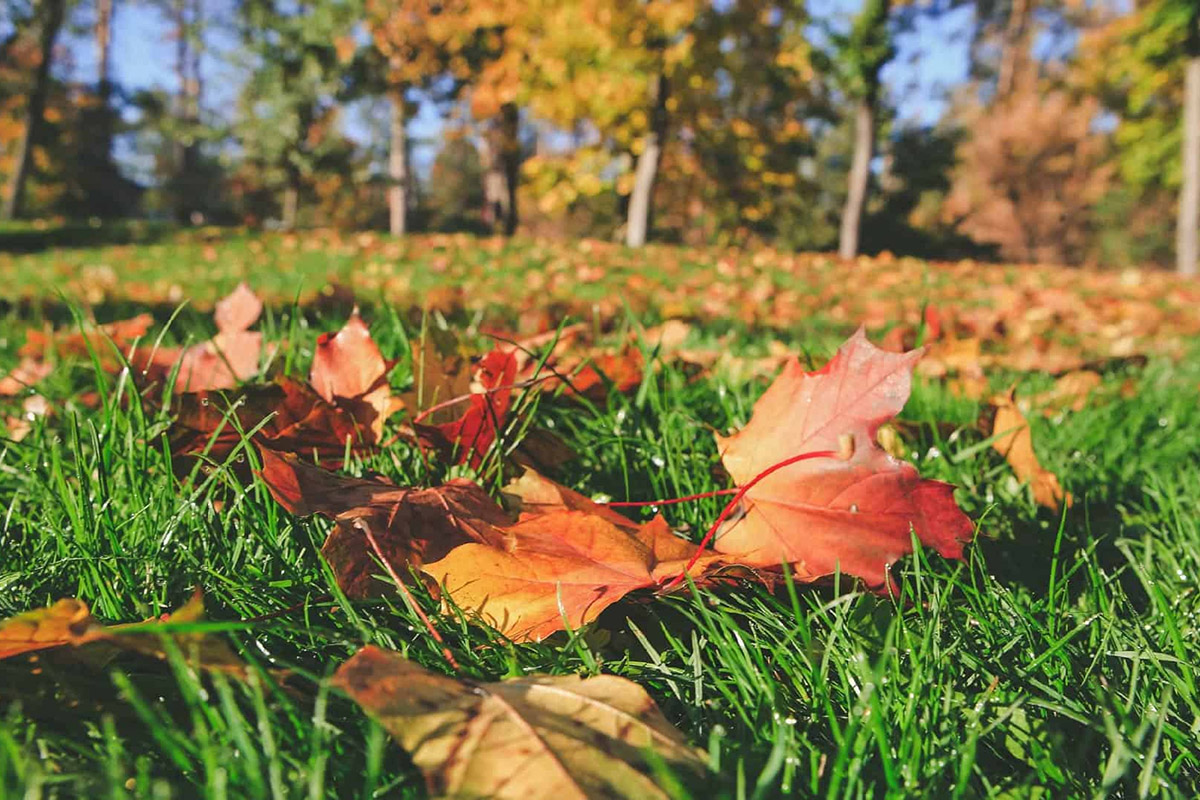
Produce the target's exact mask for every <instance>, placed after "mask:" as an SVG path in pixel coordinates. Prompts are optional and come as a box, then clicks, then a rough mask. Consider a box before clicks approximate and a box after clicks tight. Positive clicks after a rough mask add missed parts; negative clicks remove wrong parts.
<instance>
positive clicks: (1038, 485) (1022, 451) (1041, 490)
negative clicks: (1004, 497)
mask: <svg viewBox="0 0 1200 800" xmlns="http://www.w3.org/2000/svg"><path fill="white" fill-rule="evenodd" d="M992 405H993V406H995V408H996V417H995V419H994V421H993V422H992V436H994V437H996V439H995V440H994V441H993V442H992V448H993V449H994V450H995V451H996V452H997V453H999V454H1000V455H1002V456H1004V458H1005V460H1006V461H1008V464H1009V466H1011V467H1012V470H1013V473H1014V474H1015V475H1016V476H1017V479H1018V480H1020V481H1021V482H1022V483H1028V484H1029V488H1030V489H1031V490H1032V491H1033V499H1034V500H1036V501H1037V503H1038V505H1040V506H1044V507H1046V508H1049V509H1052V510H1058V508H1060V507H1061V505H1062V504H1063V503H1066V505H1067V507H1068V508H1069V507H1070V506H1071V502H1072V500H1071V494H1070V492H1066V491H1064V490H1063V488H1062V485H1061V484H1060V483H1059V482H1058V476H1057V475H1055V474H1054V473H1053V472H1051V471H1050V470H1048V469H1046V468H1045V467H1043V466H1042V464H1041V462H1040V461H1038V458H1037V454H1035V453H1034V452H1033V435H1032V434H1031V433H1030V431H1029V422H1028V421H1027V420H1026V419H1025V415H1024V414H1022V413H1021V409H1019V408H1017V404H1016V402H1015V400H1014V399H1013V392H1012V390H1011V389H1010V390H1009V391H1008V392H1007V393H1005V394H1000V395H996V396H995V397H994V398H992Z"/></svg>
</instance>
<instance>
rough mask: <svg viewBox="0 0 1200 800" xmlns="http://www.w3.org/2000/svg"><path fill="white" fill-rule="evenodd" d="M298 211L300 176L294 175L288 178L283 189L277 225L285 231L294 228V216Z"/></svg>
mask: <svg viewBox="0 0 1200 800" xmlns="http://www.w3.org/2000/svg"><path fill="white" fill-rule="evenodd" d="M299 211H300V177H299V176H298V175H294V176H291V177H289V178H288V185H287V186H286V187H285V188H284V190H283V204H282V207H281V208H280V211H279V227H281V228H282V229H283V230H285V231H294V230H295V229H296V216H297V214H298V213H299Z"/></svg>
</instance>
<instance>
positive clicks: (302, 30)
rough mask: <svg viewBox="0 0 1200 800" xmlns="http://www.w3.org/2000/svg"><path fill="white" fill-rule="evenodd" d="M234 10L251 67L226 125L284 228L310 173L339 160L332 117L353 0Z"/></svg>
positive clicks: (349, 53)
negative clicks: (273, 195) (272, 195)
mask: <svg viewBox="0 0 1200 800" xmlns="http://www.w3.org/2000/svg"><path fill="white" fill-rule="evenodd" d="M240 10H241V29H242V39H243V42H244V44H245V46H246V51H247V55H248V56H249V57H250V59H251V60H252V65H253V71H252V72H251V75H250V77H249V79H248V81H247V82H246V85H245V87H244V88H243V91H242V95H241V98H240V100H239V107H238V117H237V119H236V121H235V123H234V130H235V134H236V136H237V138H238V141H239V143H240V144H241V146H242V150H243V152H244V162H243V167H244V169H245V173H246V177H247V179H250V178H252V182H257V183H259V184H261V185H262V186H263V187H264V188H266V189H268V190H269V191H272V192H277V193H279V195H280V196H281V197H280V200H279V214H280V224H281V225H282V227H284V228H285V229H292V228H294V227H295V226H296V224H297V218H298V214H299V208H300V202H301V195H302V194H303V193H304V191H305V189H306V188H307V187H309V186H310V185H311V180H312V177H313V175H314V174H315V173H316V172H318V171H319V170H320V169H321V168H322V166H323V164H325V163H327V162H328V159H331V158H333V159H335V160H341V161H344V159H338V158H337V157H338V156H340V155H342V154H344V150H343V144H344V140H343V139H342V137H341V136H340V135H339V134H338V116H339V110H340V102H341V99H342V97H343V95H344V93H345V91H346V90H347V87H348V84H349V74H350V71H349V65H350V63H351V61H352V59H353V56H354V47H353V40H352V39H351V38H350V33H351V31H352V29H353V26H354V24H355V23H356V21H357V20H358V19H359V17H360V16H361V8H360V7H359V5H358V3H357V2H355V1H354V0H311V1H310V2H307V3H304V4H303V5H295V4H282V3H276V2H274V0H244V2H243V3H242V5H241V9H240Z"/></svg>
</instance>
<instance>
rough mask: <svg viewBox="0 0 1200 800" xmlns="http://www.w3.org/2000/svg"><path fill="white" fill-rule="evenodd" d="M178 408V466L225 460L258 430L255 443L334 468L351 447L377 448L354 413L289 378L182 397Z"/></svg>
mask: <svg viewBox="0 0 1200 800" xmlns="http://www.w3.org/2000/svg"><path fill="white" fill-rule="evenodd" d="M174 410H175V419H174V420H173V421H172V423H171V430H170V441H171V453H172V455H173V456H175V458H176V461H177V467H179V468H188V467H189V466H190V461H189V458H190V457H196V456H199V455H201V454H205V455H206V457H207V458H208V459H209V460H211V461H213V462H216V463H221V462H223V461H224V460H225V459H226V458H227V457H228V455H229V453H230V452H231V451H232V450H233V449H234V448H235V447H236V446H237V445H238V444H239V443H240V442H241V440H242V436H243V432H245V433H249V432H250V431H253V430H255V429H257V431H258V432H257V433H255V434H254V435H253V437H252V438H253V439H254V440H255V441H260V442H267V443H269V444H270V446H271V447H273V448H275V449H277V450H286V451H288V452H293V453H299V454H302V455H304V456H305V457H308V458H313V459H316V460H319V461H320V462H321V463H323V464H328V465H330V466H338V465H340V464H341V463H342V459H343V457H344V456H345V452H346V448H347V445H349V448H350V452H352V453H355V452H363V451H366V450H369V449H370V448H371V447H372V446H373V445H374V444H375V439H374V438H373V437H372V434H371V431H369V430H364V429H363V428H361V427H360V426H359V424H358V421H357V420H356V419H355V418H354V417H353V416H352V415H351V414H350V413H349V412H347V411H345V410H344V409H342V408H340V407H338V406H334V405H331V404H329V403H327V402H325V401H324V400H322V399H321V398H320V397H318V396H317V394H316V393H315V392H313V391H312V390H311V389H309V388H308V387H307V386H306V385H304V384H302V383H299V382H297V381H293V380H290V379H288V378H280V379H278V380H277V381H276V382H275V383H269V384H262V385H256V386H243V387H241V388H240V389H237V390H236V391H232V392H216V391H205V392H196V393H191V394H184V395H180V397H179V398H178V399H177V400H175V401H174ZM264 420H265V423H264Z"/></svg>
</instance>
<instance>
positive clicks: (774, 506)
mask: <svg viewBox="0 0 1200 800" xmlns="http://www.w3.org/2000/svg"><path fill="white" fill-rule="evenodd" d="M921 353H922V351H921V350H914V351H911V352H909V353H904V354H895V353H888V352H886V351H884V350H880V349H879V348H877V347H875V346H874V345H872V344H871V343H870V342H868V341H867V339H866V336H865V335H864V333H863V331H862V329H859V331H858V332H857V333H855V334H854V336H852V337H851V338H850V339H849V341H847V342H846V343H845V344H844V345H842V347H841V348H840V349H839V350H838V352H837V354H836V355H835V356H834V357H833V359H832V360H831V361H830V362H829V363H828V364H826V365H825V367H823V368H822V369H820V370H818V371H816V372H812V373H806V372H804V370H803V368H802V367H801V366H800V363H799V361H797V360H796V359H795V358H792V359H791V360H790V361H789V362H788V363H787V364H786V365H785V366H784V370H783V372H782V373H781V374H780V375H779V377H778V378H776V380H775V382H774V383H772V384H771V387H770V388H769V389H767V391H766V393H765V394H763V396H762V397H761V398H760V399H759V400H758V402H757V403H756V404H755V406H754V413H753V415H752V416H751V419H750V422H749V423H748V424H747V425H746V426H745V427H744V428H743V429H742V430H741V431H739V432H738V433H736V434H734V435H732V436H729V437H722V436H719V435H718V436H717V437H716V438H717V446H718V448H719V450H720V452H721V457H722V461H723V462H724V464H725V468H726V469H727V470H728V471H729V474H730V475H731V476H732V477H733V480H734V482H735V483H736V484H737V485H738V486H744V485H746V484H747V483H749V482H750V481H752V480H753V479H754V478H755V477H756V476H758V475H759V474H760V473H762V472H764V471H765V470H767V469H768V468H770V467H772V466H773V465H775V464H778V463H780V462H782V461H785V460H786V459H788V458H791V457H794V456H798V455H801V454H804V453H812V452H819V451H832V452H834V453H838V452H839V451H842V450H845V449H846V448H845V447H844V444H845V443H847V442H852V448H851V450H852V452H850V453H848V454H847V453H843V455H848V458H844V459H843V458H821V459H813V460H808V461H802V462H799V463H796V464H791V465H789V466H787V467H784V468H782V469H779V470H778V471H776V472H774V473H772V474H770V475H768V476H767V477H765V478H763V479H762V480H761V481H760V482H759V483H757V484H756V485H755V486H754V487H753V488H751V489H750V490H749V491H748V492H747V493H746V495H745V497H744V499H743V502H742V509H741V510H742V512H743V513H742V515H741V516H740V517H739V518H738V519H736V520H735V521H734V522H732V523H731V524H728V525H726V526H725V527H724V529H723V530H722V531H720V532H719V533H718V535H717V538H716V541H715V549H716V550H717V551H718V552H721V553H725V554H727V557H728V560H729V561H731V562H734V563H739V564H744V565H746V566H752V567H778V566H779V565H780V564H781V563H784V562H786V563H789V564H791V565H793V569H794V572H795V575H796V577H797V578H798V579H800V580H812V579H815V578H818V577H820V576H823V575H829V574H831V573H833V572H835V571H838V570H840V571H841V572H843V573H846V574H849V575H854V576H857V577H859V578H862V579H863V580H864V581H866V582H867V583H868V584H869V585H872V586H880V585H883V584H884V583H885V582H886V581H887V580H888V569H889V567H890V565H891V564H892V563H893V562H895V561H896V560H897V559H899V558H900V557H902V556H904V555H906V554H907V553H909V552H911V550H912V545H911V537H910V531H915V532H916V534H917V537H918V538H919V540H920V541H921V543H922V544H924V545H927V546H932V547H933V548H934V549H935V550H937V552H939V553H941V554H942V555H943V556H945V557H947V558H960V557H961V556H962V549H963V545H964V543H966V542H968V541H970V539H971V537H972V533H973V526H972V524H971V521H970V520H969V519H968V518H967V517H966V515H965V514H963V513H962V511H961V510H960V509H959V508H958V506H957V505H956V504H955V503H954V497H953V492H954V487H953V486H951V485H949V484H946V483H941V482H939V481H930V480H922V479H921V477H920V475H918V474H917V471H916V469H915V468H914V467H913V466H912V465H911V464H909V463H907V462H904V461H899V460H897V459H895V458H893V457H891V456H889V455H888V454H887V453H885V452H884V451H883V450H881V449H880V448H879V447H878V445H877V444H876V432H877V430H878V428H879V426H880V425H881V424H883V423H884V422H887V421H889V420H890V419H892V418H893V417H894V416H895V415H896V414H897V413H898V412H899V411H900V409H901V408H903V407H904V403H905V402H906V401H907V400H908V395H909V392H910V390H911V384H912V370H913V365H914V364H915V363H916V361H917V359H919V358H920V357H921Z"/></svg>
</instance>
